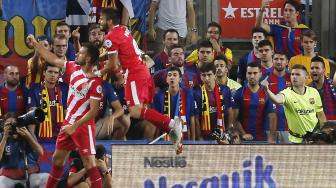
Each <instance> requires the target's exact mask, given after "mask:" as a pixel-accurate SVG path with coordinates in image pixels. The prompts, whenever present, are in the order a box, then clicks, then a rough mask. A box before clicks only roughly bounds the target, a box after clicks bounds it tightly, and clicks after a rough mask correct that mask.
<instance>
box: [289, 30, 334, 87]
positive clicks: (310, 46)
mask: <svg viewBox="0 0 336 188" xmlns="http://www.w3.org/2000/svg"><path fill="white" fill-rule="evenodd" d="M300 40H301V45H302V47H303V53H302V54H299V55H296V56H294V57H292V58H291V59H290V60H289V69H291V68H292V67H293V66H294V65H295V64H301V65H303V66H305V68H306V69H307V71H308V79H307V83H306V84H309V83H310V82H311V81H312V80H311V77H310V62H311V59H312V58H313V57H314V56H316V55H317V53H316V52H315V51H314V49H315V47H316V44H317V36H316V34H315V33H314V31H311V30H307V31H304V32H302V34H301V36H300ZM321 58H322V59H323V61H324V62H325V73H326V76H329V75H330V65H329V61H328V60H327V59H325V58H324V57H321Z"/></svg>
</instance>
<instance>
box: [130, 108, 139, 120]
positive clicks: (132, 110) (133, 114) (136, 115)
mask: <svg viewBox="0 0 336 188" xmlns="http://www.w3.org/2000/svg"><path fill="white" fill-rule="evenodd" d="M128 110H129V112H130V116H131V117H132V118H137V119H139V118H140V117H141V108H140V107H139V106H138V105H136V106H132V107H130V108H129V109H128Z"/></svg>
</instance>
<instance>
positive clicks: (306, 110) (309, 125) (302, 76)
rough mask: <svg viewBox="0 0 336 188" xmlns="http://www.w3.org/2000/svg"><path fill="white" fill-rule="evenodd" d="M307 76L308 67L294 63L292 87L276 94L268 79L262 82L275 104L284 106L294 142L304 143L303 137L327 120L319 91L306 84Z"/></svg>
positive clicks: (291, 139) (291, 138)
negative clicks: (270, 87) (271, 88)
mask: <svg viewBox="0 0 336 188" xmlns="http://www.w3.org/2000/svg"><path fill="white" fill-rule="evenodd" d="M307 76H308V73H307V69H306V68H305V67H304V66H303V65H299V64H296V65H294V66H293V68H292V70H291V77H290V78H291V84H292V87H289V88H286V89H285V90H283V91H281V92H280V93H278V94H274V93H273V92H272V91H271V90H270V89H269V83H268V82H267V80H266V79H265V80H263V81H262V82H261V84H262V86H263V87H264V89H265V90H266V93H267V95H268V96H269V97H270V99H271V100H272V101H273V102H274V103H275V104H282V105H283V106H284V108H285V114H286V118H287V123H288V133H289V137H288V139H289V141H290V142H292V143H302V138H303V136H304V135H305V134H306V133H307V131H310V132H313V131H314V129H318V128H319V127H322V126H323V123H324V122H326V117H325V114H324V112H323V106H322V102H321V97H320V95H319V93H318V91H317V90H316V89H315V88H312V87H308V86H306V85H305V82H306V80H307ZM318 124H319V125H320V126H318Z"/></svg>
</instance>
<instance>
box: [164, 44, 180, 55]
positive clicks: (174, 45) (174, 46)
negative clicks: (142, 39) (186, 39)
mask: <svg viewBox="0 0 336 188" xmlns="http://www.w3.org/2000/svg"><path fill="white" fill-rule="evenodd" d="M175 48H182V50H183V51H184V48H183V46H182V45H181V44H173V45H172V46H171V47H170V48H169V49H168V56H169V57H170V56H171V52H172V50H173V49H175Z"/></svg>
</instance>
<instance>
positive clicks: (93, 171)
mask: <svg viewBox="0 0 336 188" xmlns="http://www.w3.org/2000/svg"><path fill="white" fill-rule="evenodd" d="M81 157H82V161H83V165H84V168H85V169H86V171H87V175H88V176H89V178H90V181H91V186H92V187H95V188H96V187H97V188H102V187H103V185H102V177H101V175H100V172H99V170H98V168H97V166H96V159H95V156H94V155H82V156H81Z"/></svg>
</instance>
